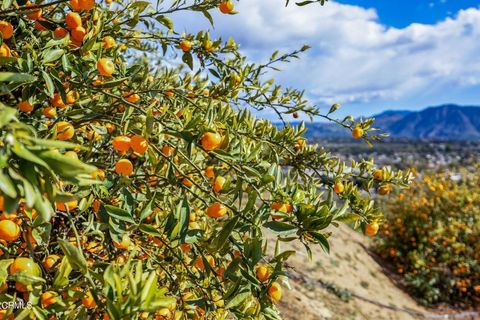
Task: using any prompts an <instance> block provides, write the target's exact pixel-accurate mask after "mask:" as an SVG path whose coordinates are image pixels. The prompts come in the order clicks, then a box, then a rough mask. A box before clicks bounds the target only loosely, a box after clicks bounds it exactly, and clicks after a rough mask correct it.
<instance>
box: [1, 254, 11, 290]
mask: <svg viewBox="0 0 480 320" xmlns="http://www.w3.org/2000/svg"><path fill="white" fill-rule="evenodd" d="M12 262H13V259H5V260H0V285H1V284H3V283H5V281H6V280H7V277H8V267H9V266H10V265H11V264H12Z"/></svg>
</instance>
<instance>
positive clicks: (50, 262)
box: [42, 254, 60, 271]
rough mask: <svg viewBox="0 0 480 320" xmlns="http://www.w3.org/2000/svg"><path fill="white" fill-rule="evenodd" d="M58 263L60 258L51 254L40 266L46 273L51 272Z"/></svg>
mask: <svg viewBox="0 0 480 320" xmlns="http://www.w3.org/2000/svg"><path fill="white" fill-rule="evenodd" d="M59 261H60V256H58V255H56V254H51V255H48V256H46V257H45V259H44V260H43V263H42V264H43V267H44V268H45V269H46V270H47V271H53V270H52V268H53V267H54V266H56V265H57V263H58V262H59Z"/></svg>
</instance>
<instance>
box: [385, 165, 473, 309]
mask: <svg viewBox="0 0 480 320" xmlns="http://www.w3.org/2000/svg"><path fill="white" fill-rule="evenodd" d="M479 182H480V177H479V176H478V175H475V174H472V172H466V171H461V172H460V173H454V172H451V173H450V172H447V173H436V174H432V175H425V176H423V177H421V178H419V180H418V181H416V182H415V184H414V186H412V188H411V189H409V190H407V191H404V192H402V193H400V194H398V195H397V196H396V197H395V198H392V199H391V200H389V201H386V202H385V209H386V212H385V218H386V220H387V221H386V223H385V224H384V225H383V228H382V231H381V233H380V234H381V238H380V240H379V241H378V243H377V244H376V251H377V252H378V253H379V254H380V255H381V256H382V257H383V258H384V259H386V260H387V261H390V262H391V263H392V264H393V265H394V266H395V267H396V269H397V272H398V273H400V274H402V275H404V276H405V279H406V282H407V285H408V287H409V288H410V290H411V291H412V292H413V293H414V294H415V295H416V296H417V297H418V298H419V299H420V301H422V302H423V303H425V304H437V303H441V302H444V303H449V304H453V305H479V303H480V225H479V224H478V216H479V214H480V197H479V185H480V184H479Z"/></svg>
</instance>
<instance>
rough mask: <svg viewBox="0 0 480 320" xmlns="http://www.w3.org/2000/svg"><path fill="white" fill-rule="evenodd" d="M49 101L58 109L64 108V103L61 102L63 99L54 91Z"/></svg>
mask: <svg viewBox="0 0 480 320" xmlns="http://www.w3.org/2000/svg"><path fill="white" fill-rule="evenodd" d="M50 103H51V104H52V105H53V106H54V107H56V108H60V109H63V108H65V103H64V102H63V99H62V96H61V95H60V93H55V94H54V95H53V97H52V98H50Z"/></svg>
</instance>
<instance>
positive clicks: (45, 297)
mask: <svg viewBox="0 0 480 320" xmlns="http://www.w3.org/2000/svg"><path fill="white" fill-rule="evenodd" d="M40 300H41V302H42V306H43V307H44V308H47V307H48V306H49V305H51V304H54V303H56V302H57V297H56V296H55V294H54V293H53V292H52V291H47V292H44V293H42V295H41V296H40Z"/></svg>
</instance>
